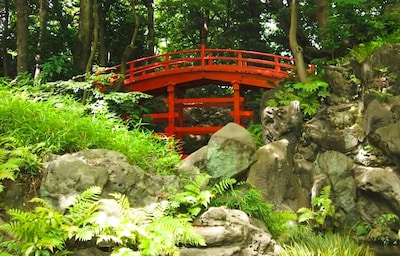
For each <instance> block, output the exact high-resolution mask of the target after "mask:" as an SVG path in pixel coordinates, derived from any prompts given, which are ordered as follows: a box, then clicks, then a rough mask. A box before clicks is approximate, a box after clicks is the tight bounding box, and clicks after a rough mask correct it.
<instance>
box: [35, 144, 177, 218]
mask: <svg viewBox="0 0 400 256" xmlns="http://www.w3.org/2000/svg"><path fill="white" fill-rule="evenodd" d="M44 166H45V168H44V175H43V179H42V182H41V187H40V194H41V197H42V198H44V199H46V200H48V201H49V202H50V203H52V205H53V206H54V207H55V208H56V209H60V210H63V209H65V208H66V207H68V206H69V205H71V204H72V203H73V201H74V200H75V198H76V196H77V195H78V194H80V193H81V192H83V191H84V190H85V189H87V188H89V187H91V186H99V187H101V188H102V189H103V196H105V197H107V196H109V193H112V192H119V193H122V194H125V195H126V196H127V197H128V199H129V202H130V204H131V206H135V207H136V206H144V205H147V204H150V203H152V202H156V201H158V200H159V199H163V198H162V197H163V196H166V191H165V185H166V184H175V185H176V186H178V183H177V179H176V177H175V176H157V175H151V174H148V173H146V172H145V171H143V170H142V169H141V168H139V167H138V166H135V165H131V164H130V163H129V162H128V159H127V158H126V157H125V156H124V155H123V154H121V153H119V152H115V151H111V150H105V149H90V150H83V151H80V152H77V153H74V154H65V155H63V156H60V157H58V158H56V159H54V160H52V161H50V162H47V163H45V165H44Z"/></svg>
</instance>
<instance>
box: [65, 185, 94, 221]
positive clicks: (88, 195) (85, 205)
mask: <svg viewBox="0 0 400 256" xmlns="http://www.w3.org/2000/svg"><path fill="white" fill-rule="evenodd" d="M101 191H102V190H101V188H100V187H98V186H93V187H90V188H88V189H86V190H85V191H83V192H82V193H81V194H80V195H79V196H78V197H77V198H76V199H75V202H74V203H73V204H72V205H71V206H70V207H69V208H68V211H69V213H70V214H71V215H78V216H79V215H81V216H82V215H88V214H90V213H92V212H94V211H96V210H97V209H98V208H97V207H98V201H99V198H100V194H101Z"/></svg>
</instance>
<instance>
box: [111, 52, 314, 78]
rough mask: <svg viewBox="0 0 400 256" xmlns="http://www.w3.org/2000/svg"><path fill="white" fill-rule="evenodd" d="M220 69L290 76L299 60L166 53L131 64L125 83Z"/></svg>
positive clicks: (238, 54) (254, 54) (252, 54)
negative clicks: (154, 77) (261, 71)
mask: <svg viewBox="0 0 400 256" xmlns="http://www.w3.org/2000/svg"><path fill="white" fill-rule="evenodd" d="M218 66H219V67H222V66H224V68H232V69H235V70H237V71H241V70H248V69H253V68H254V69H263V70H265V69H267V70H271V71H274V72H283V73H288V74H289V73H294V72H295V70H296V66H295V60H294V59H293V58H290V57H285V56H280V55H274V54H269V53H262V52H255V51H247V50H233V49H207V48H206V47H205V46H204V45H203V46H202V47H201V48H200V49H193V50H184V51H178V52H171V53H165V54H160V55H155V56H149V57H144V58H139V59H136V60H133V61H130V62H127V70H126V78H125V79H127V80H130V81H135V80H143V79H145V78H146V77H148V76H154V75H158V74H159V75H161V74H162V73H163V74H166V73H167V72H168V73H173V72H179V70H178V69H184V68H197V69H198V70H207V69H209V70H211V69H212V68H215V67H218ZM119 68H120V66H116V67H115V69H116V70H117V72H118V69H119ZM313 71H314V67H313V66H310V67H309V72H313Z"/></svg>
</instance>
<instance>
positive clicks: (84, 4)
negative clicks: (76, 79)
mask: <svg viewBox="0 0 400 256" xmlns="http://www.w3.org/2000/svg"><path fill="white" fill-rule="evenodd" d="M79 14H80V15H79V29H78V42H77V45H76V48H75V52H74V63H75V67H76V68H77V69H78V71H79V72H80V73H84V72H85V69H86V64H87V63H88V60H89V56H90V46H91V42H92V34H93V33H92V32H93V0H81V4H80V13H79Z"/></svg>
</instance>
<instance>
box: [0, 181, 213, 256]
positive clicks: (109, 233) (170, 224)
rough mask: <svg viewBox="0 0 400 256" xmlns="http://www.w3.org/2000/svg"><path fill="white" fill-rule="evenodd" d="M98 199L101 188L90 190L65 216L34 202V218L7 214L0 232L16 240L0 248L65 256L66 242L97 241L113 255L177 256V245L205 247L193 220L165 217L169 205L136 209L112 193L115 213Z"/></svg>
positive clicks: (30, 214)
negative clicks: (191, 221) (35, 205)
mask: <svg viewBox="0 0 400 256" xmlns="http://www.w3.org/2000/svg"><path fill="white" fill-rule="evenodd" d="M100 194H101V189H100V188H99V187H92V188H89V189H87V190H86V191H84V192H83V193H82V194H81V195H80V196H78V197H77V199H76V200H75V202H74V204H73V205H71V206H70V207H69V208H68V209H67V211H66V213H64V214H63V213H60V212H58V211H56V210H54V209H53V208H52V207H51V206H50V205H49V204H47V203H46V202H45V201H44V200H42V199H39V198H36V199H33V200H32V202H36V203H39V206H37V207H36V208H35V209H34V210H33V211H32V212H23V211H21V210H15V209H11V210H9V211H8V213H9V214H10V216H11V218H12V220H11V222H10V223H7V224H3V225H1V226H0V230H3V231H5V232H7V233H8V234H9V235H11V237H13V239H11V240H9V241H6V242H2V243H1V244H0V247H2V248H4V249H5V250H6V251H7V252H8V253H13V254H17V255H21V254H23V255H26V256H31V255H67V254H69V252H68V250H67V249H66V242H67V241H68V240H71V241H90V240H92V239H96V242H97V243H98V244H99V243H102V244H106V245H108V246H109V247H110V248H112V251H113V252H112V255H123V253H126V254H125V255H127V254H128V253H129V254H128V255H169V254H173V255H175V254H176V253H177V252H178V247H177V245H178V244H191V245H205V241H204V239H203V238H202V237H201V236H200V235H199V234H197V233H196V232H195V231H194V230H193V228H192V226H191V224H190V222H189V219H187V218H186V219H185V218H173V217H171V216H167V215H166V209H167V208H168V205H169V203H168V202H167V201H162V202H160V203H155V204H151V205H149V206H146V207H143V208H135V209H133V208H130V206H129V202H128V200H127V198H126V197H125V196H124V195H121V194H118V193H114V194H112V196H113V197H114V203H113V204H111V205H112V206H113V207H114V208H113V209H112V211H111V210H110V209H108V210H107V209H105V208H106V207H107V206H106V204H104V203H103V202H101V201H99V195H100ZM107 212H108V213H107ZM110 212H118V215H119V217H117V216H115V215H113V214H109V213H110ZM1 253H2V254H3V255H4V254H5V252H1V251H0V254H1Z"/></svg>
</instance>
